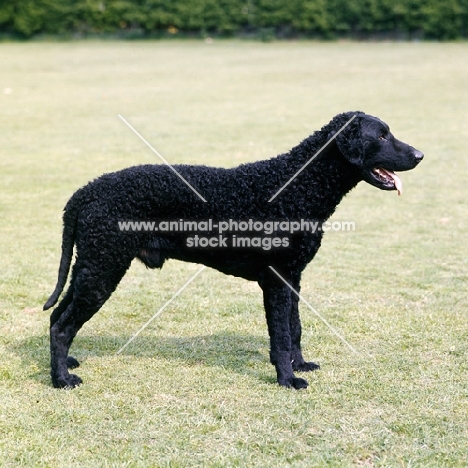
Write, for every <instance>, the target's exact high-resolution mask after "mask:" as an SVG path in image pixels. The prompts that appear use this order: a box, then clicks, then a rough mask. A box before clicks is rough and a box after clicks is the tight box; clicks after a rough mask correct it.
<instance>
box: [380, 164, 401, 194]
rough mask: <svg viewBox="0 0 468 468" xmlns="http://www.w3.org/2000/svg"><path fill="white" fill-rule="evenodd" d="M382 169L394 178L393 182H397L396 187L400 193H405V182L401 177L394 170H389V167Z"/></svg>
mask: <svg viewBox="0 0 468 468" xmlns="http://www.w3.org/2000/svg"><path fill="white" fill-rule="evenodd" d="M380 170H381V171H382V172H384V173H385V174H386V175H388V176H389V177H391V178H392V179H393V182H394V183H395V188H396V189H397V191H398V195H401V194H402V193H403V182H402V181H401V179H400V178H399V177H398V176H397V175H396V174H395V173H394V172H392V171H389V170H387V169H380Z"/></svg>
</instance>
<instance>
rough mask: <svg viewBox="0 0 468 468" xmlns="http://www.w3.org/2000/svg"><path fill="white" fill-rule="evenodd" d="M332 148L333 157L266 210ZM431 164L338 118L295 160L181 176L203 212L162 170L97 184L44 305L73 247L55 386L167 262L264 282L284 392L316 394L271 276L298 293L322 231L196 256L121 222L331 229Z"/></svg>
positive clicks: (288, 296) (381, 134)
mask: <svg viewBox="0 0 468 468" xmlns="http://www.w3.org/2000/svg"><path fill="white" fill-rule="evenodd" d="M351 119H353V120H352V121H351V122H350V120H351ZM347 123H349V125H347V126H346V128H345V129H344V130H343V131H342V132H340V129H342V128H343V127H344V126H345V125H346V124H347ZM339 132H340V133H339ZM337 133H339V134H338V135H336V134H337ZM331 139H332V140H333V141H332V142H330V140H331ZM327 142H330V144H328V145H327V147H326V149H324V150H323V151H322V152H321V153H320V154H319V156H318V157H316V158H315V159H314V160H313V162H312V163H311V164H309V165H307V167H306V169H305V170H304V171H302V172H301V173H300V174H299V175H298V176H297V177H296V178H294V180H293V181H292V182H291V183H290V184H289V185H287V187H285V188H284V190H283V191H282V192H281V193H280V194H279V195H278V196H277V197H276V198H275V199H274V200H273V201H272V202H271V203H268V200H269V199H270V197H272V196H273V195H274V194H276V193H277V192H278V190H279V189H281V188H282V187H283V186H284V185H285V184H286V183H287V182H288V181H289V180H290V179H291V178H292V177H293V176H294V174H296V172H297V171H298V170H299V169H301V168H302V167H304V165H306V163H307V162H308V161H310V159H311V158H312V157H314V155H315V154H316V153H317V152H318V151H319V150H321V149H322V148H323V146H324V145H326V144H327ZM422 158H423V154H422V153H421V152H420V151H418V150H416V149H414V148H413V147H411V146H409V145H407V144H405V143H403V142H400V141H398V140H396V139H395V138H394V137H393V135H392V134H391V133H390V131H389V128H388V126H387V125H386V124H385V123H383V122H382V121H381V120H379V119H377V118H375V117H372V116H369V115H366V114H364V113H362V112H349V113H344V114H340V115H337V116H336V117H334V118H333V120H332V121H331V122H330V123H329V124H327V125H326V126H324V127H323V128H322V129H321V130H320V131H317V132H315V133H314V134H313V135H311V136H310V137H308V138H306V139H305V140H304V141H303V142H302V143H300V144H299V145H298V146H296V147H295V148H293V149H292V150H291V151H290V152H288V153H286V154H283V155H280V156H278V157H276V158H273V159H270V160H266V161H258V162H255V163H251V164H243V165H241V166H238V167H236V168H233V169H221V168H213V167H206V166H188V165H179V166H174V167H175V169H176V170H177V171H178V172H179V173H180V174H181V175H182V176H183V177H184V178H185V179H186V180H187V181H189V182H190V184H191V185H192V186H193V187H195V188H196V189H197V191H198V192H199V193H201V194H203V196H204V197H205V198H206V200H207V202H206V203H204V202H203V201H202V200H200V199H199V197H197V195H195V194H194V192H193V191H192V190H191V189H190V188H189V187H188V186H187V185H186V184H184V182H183V181H181V180H180V179H179V178H178V177H176V176H175V175H174V173H173V172H172V171H171V170H170V168H169V167H167V166H162V165H144V166H136V167H131V168H128V169H124V170H122V171H119V172H115V173H112V174H105V175H103V176H102V177H99V178H98V179H96V180H94V181H93V182H90V183H89V184H88V185H86V186H85V187H83V188H81V189H80V190H78V191H77V192H76V193H75V194H74V195H73V196H72V197H71V199H70V200H69V202H68V203H67V205H66V207H65V211H64V216H63V221H64V230H63V240H62V258H61V262H60V268H59V277H58V282H57V286H56V288H55V291H54V292H53V294H52V295H51V297H50V298H49V300H48V301H47V303H46V304H45V305H44V309H49V308H50V307H52V306H53V305H54V304H55V303H56V302H57V300H58V298H59V296H60V294H61V292H62V290H63V288H64V286H65V284H66V280H67V276H68V272H69V269H70V265H71V261H72V256H73V249H74V245H76V261H75V264H74V266H73V269H72V275H71V282H70V286H69V288H68V290H67V292H66V294H65V296H64V297H63V299H62V301H61V302H60V303H59V305H58V306H57V307H56V309H55V310H54V311H53V313H52V315H51V318H50V327H51V328H50V342H51V343H50V344H51V376H52V383H53V385H54V386H55V387H75V386H77V385H79V384H80V383H81V379H80V378H79V377H78V376H76V375H74V374H70V373H69V372H68V368H72V367H77V366H78V365H79V364H78V361H76V359H74V358H72V357H69V356H68V351H69V348H70V346H71V344H72V341H73V339H74V337H75V335H76V334H77V332H78V330H79V329H80V328H81V326H82V325H83V324H84V323H85V322H86V321H87V320H89V319H90V318H91V317H92V316H93V315H94V314H95V313H96V312H97V311H98V310H99V309H100V308H101V306H102V305H103V304H104V302H105V301H106V300H107V299H108V298H109V297H110V295H111V294H112V292H113V291H114V290H115V288H116V287H117V285H118V283H119V282H120V280H121V279H122V277H123V276H124V274H125V272H126V271H127V269H128V268H129V266H130V263H131V262H132V260H133V259H134V258H135V257H136V258H139V259H140V260H141V261H142V262H143V263H145V264H146V265H147V266H148V267H149V268H161V267H162V265H163V263H164V261H165V260H166V259H168V258H175V259H179V260H184V261H189V262H196V263H202V264H205V265H208V266H210V267H212V268H215V269H217V270H219V271H221V272H223V273H226V274H230V275H234V276H240V277H242V278H245V279H248V280H252V281H257V282H258V284H259V285H260V287H261V288H262V290H263V297H264V306H265V311H266V319H267V324H268V332H269V335H270V346H271V348H270V359H271V362H272V364H273V365H274V366H275V367H276V372H277V378H278V383H279V384H280V385H284V386H286V387H294V388H305V387H307V381H306V380H304V379H302V378H298V377H296V376H295V375H294V371H311V370H314V369H317V368H318V367H319V366H318V365H317V364H315V363H313V362H306V361H305V360H304V358H303V356H302V353H301V343H300V341H301V324H300V319H299V312H298V297H297V295H296V294H295V293H293V292H291V289H290V288H289V287H288V286H287V285H285V284H284V283H283V282H282V281H281V280H280V279H279V278H278V277H277V276H276V275H275V274H274V273H273V272H272V270H271V269H270V268H269V267H270V266H271V267H273V268H274V269H275V270H276V271H277V272H279V273H280V274H281V276H282V277H283V278H284V279H286V280H287V282H288V283H289V284H290V286H292V287H293V288H294V289H295V290H296V291H299V289H300V279H301V273H302V271H303V270H304V268H305V267H306V266H307V264H308V263H309V262H310V261H311V260H312V258H313V257H314V255H315V253H316V252H317V250H318V248H319V247H320V242H321V238H322V234H323V233H322V231H321V230H317V231H315V232H313V233H312V232H297V233H295V234H294V235H293V236H292V237H291V239H290V242H289V245H288V246H287V247H284V248H281V247H279V248H276V249H270V250H264V249H261V248H260V249H252V248H251V249H239V248H232V247H226V248H222V249H221V248H220V249H209V248H208V249H207V248H188V247H187V244H186V237H184V235H183V234H182V233H161V232H146V233H144V232H123V231H121V230H120V229H119V224H118V222H119V221H126V220H155V221H157V220H163V219H165V220H167V219H176V220H178V219H186V220H207V219H214V220H227V219H233V220H248V219H254V220H260V221H267V220H268V221H272V220H279V221H284V220H289V221H291V220H299V219H307V220H314V221H317V222H319V223H323V222H324V221H326V220H327V219H328V218H329V217H330V215H331V214H332V213H333V212H334V210H335V208H336V206H337V205H338V203H339V202H340V201H341V199H342V198H343V196H344V195H346V194H347V193H348V192H349V191H350V190H351V189H352V188H353V187H355V186H356V184H357V183H358V182H359V181H361V180H365V181H366V182H368V183H370V184H372V185H374V186H376V187H378V188H380V189H383V190H395V189H398V191H400V189H401V186H400V185H401V183H400V180H399V178H398V176H396V175H395V174H394V173H393V171H406V170H409V169H412V168H414V167H415V166H416V165H417V164H418V162H419V161H420V160H421V159H422ZM256 235H258V233H256Z"/></svg>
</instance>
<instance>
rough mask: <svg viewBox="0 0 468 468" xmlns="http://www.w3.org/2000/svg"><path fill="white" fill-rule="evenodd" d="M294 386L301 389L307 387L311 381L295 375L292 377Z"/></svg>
mask: <svg viewBox="0 0 468 468" xmlns="http://www.w3.org/2000/svg"><path fill="white" fill-rule="evenodd" d="M292 386H293V387H294V388H295V389H296V390H300V389H301V388H307V387H308V386H309V382H307V380H305V379H301V378H299V377H294V378H293V379H292Z"/></svg>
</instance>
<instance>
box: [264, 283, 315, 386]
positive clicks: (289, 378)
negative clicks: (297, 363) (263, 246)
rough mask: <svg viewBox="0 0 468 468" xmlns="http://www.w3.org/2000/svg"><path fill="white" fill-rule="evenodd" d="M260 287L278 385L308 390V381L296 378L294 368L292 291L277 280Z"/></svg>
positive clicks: (271, 356)
mask: <svg viewBox="0 0 468 468" xmlns="http://www.w3.org/2000/svg"><path fill="white" fill-rule="evenodd" d="M260 286H261V288H262V289H263V303H264V306H265V313H266V319H267V324H268V333H269V335H270V361H271V363H272V364H273V365H274V366H275V368H276V373H277V379H278V383H279V384H280V385H283V386H284V387H294V388H296V389H299V388H306V387H307V385H308V383H307V381H306V380H304V379H301V378H298V377H296V376H295V375H294V373H293V368H292V342H291V330H290V318H291V306H292V304H291V291H290V289H289V288H288V287H287V286H286V285H284V284H281V283H279V282H278V281H277V280H276V279H273V280H271V281H262V282H261V283H260Z"/></svg>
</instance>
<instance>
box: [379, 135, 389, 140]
mask: <svg viewBox="0 0 468 468" xmlns="http://www.w3.org/2000/svg"><path fill="white" fill-rule="evenodd" d="M386 139H387V138H386V137H385V135H384V134H383V133H382V135H380V136H379V140H386Z"/></svg>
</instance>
